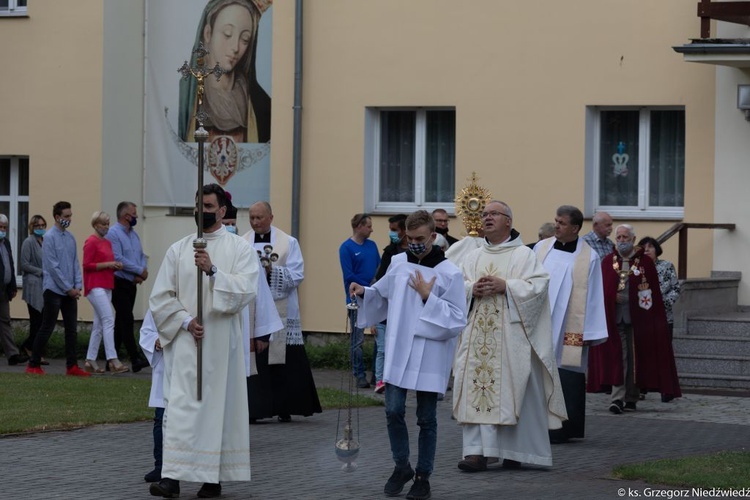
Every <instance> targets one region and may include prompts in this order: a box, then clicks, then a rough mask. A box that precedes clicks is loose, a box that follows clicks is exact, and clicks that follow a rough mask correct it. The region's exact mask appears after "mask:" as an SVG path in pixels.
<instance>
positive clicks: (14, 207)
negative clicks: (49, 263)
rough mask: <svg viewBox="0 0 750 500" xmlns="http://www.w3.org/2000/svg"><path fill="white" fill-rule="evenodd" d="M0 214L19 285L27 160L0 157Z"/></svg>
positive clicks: (26, 211)
mask: <svg viewBox="0 0 750 500" xmlns="http://www.w3.org/2000/svg"><path fill="white" fill-rule="evenodd" d="M0 213H2V214H5V216H6V217H8V235H7V236H6V237H7V238H8V241H10V247H11V248H12V249H13V259H14V261H15V264H16V274H17V275H18V277H19V278H18V280H19V284H20V276H21V271H20V269H19V268H18V256H19V255H21V245H22V244H23V240H24V239H26V236H28V235H29V232H28V223H29V158H28V157H19V156H0Z"/></svg>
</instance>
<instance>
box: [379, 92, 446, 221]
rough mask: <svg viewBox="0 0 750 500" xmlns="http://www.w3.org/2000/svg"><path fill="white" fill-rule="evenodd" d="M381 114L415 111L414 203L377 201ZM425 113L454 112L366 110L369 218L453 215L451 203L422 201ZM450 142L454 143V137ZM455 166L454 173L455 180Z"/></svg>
mask: <svg viewBox="0 0 750 500" xmlns="http://www.w3.org/2000/svg"><path fill="white" fill-rule="evenodd" d="M383 111H415V112H416V134H415V137H414V148H415V152H414V153H415V154H414V183H415V186H414V202H413V203H410V202H387V201H380V199H379V197H380V168H379V165H380V114H381V112H383ZM428 111H453V112H455V111H456V108H455V107H452V106H435V107H429V108H425V107H413V106H412V107H372V108H366V110H365V161H364V163H365V212H367V213H372V214H397V213H411V212H414V211H415V210H427V211H428V212H432V211H433V210H435V209H437V208H442V209H444V210H445V211H446V212H448V214H449V215H455V211H456V210H455V202H454V200H453V199H451V200H448V201H445V202H437V203H435V202H430V203H427V202H425V200H424V197H425V192H424V185H425V160H426V153H427V152H426V150H425V143H426V140H427V139H426V138H427V112H428ZM453 140H454V141H455V140H456V137H455V135H454V137H453ZM455 174H456V173H455V164H454V172H453V175H454V176H455Z"/></svg>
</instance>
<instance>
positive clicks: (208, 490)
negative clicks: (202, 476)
mask: <svg viewBox="0 0 750 500" xmlns="http://www.w3.org/2000/svg"><path fill="white" fill-rule="evenodd" d="M220 496H221V484H219V483H203V486H201V489H199V490H198V498H216V497H220Z"/></svg>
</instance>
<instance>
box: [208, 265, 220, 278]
mask: <svg viewBox="0 0 750 500" xmlns="http://www.w3.org/2000/svg"><path fill="white" fill-rule="evenodd" d="M218 271H219V270H218V269H216V266H211V269H209V271H208V272H207V273H206V274H207V275H208V276H209V277H210V276H213V275H214V274H216V273H217V272H218Z"/></svg>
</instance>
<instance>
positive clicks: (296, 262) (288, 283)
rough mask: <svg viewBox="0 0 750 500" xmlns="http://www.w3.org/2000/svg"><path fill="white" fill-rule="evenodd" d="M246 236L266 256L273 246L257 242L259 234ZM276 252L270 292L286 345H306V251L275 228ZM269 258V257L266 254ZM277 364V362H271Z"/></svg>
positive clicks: (244, 236) (272, 232) (273, 234)
mask: <svg viewBox="0 0 750 500" xmlns="http://www.w3.org/2000/svg"><path fill="white" fill-rule="evenodd" d="M242 237H243V238H244V239H245V241H247V242H248V243H250V244H251V245H252V246H253V248H255V250H256V251H260V252H261V253H262V254H264V247H265V246H266V245H268V244H269V243H255V231H249V232H247V233H245V234H244V235H242ZM270 245H271V246H272V247H273V251H274V253H276V254H278V256H279V258H278V260H277V261H276V262H273V263H272V265H271V276H270V278H269V281H270V289H271V295H272V296H273V300H274V303H275V304H276V308H277V310H278V313H279V316H280V317H281V321H282V322H283V323H284V324H285V326H286V339H285V341H286V343H287V344H290V345H302V344H303V343H304V342H303V340H302V326H301V323H300V313H299V297H298V295H297V287H299V286H300V284H301V283H302V280H304V279H305V262H304V260H303V259H302V250H300V247H299V242H298V241H297V239H296V238H294V237H292V236H290V235H288V234H286V233H285V232H284V231H282V230H281V229H279V228H277V227H275V226H271V242H270ZM264 255H265V254H264ZM270 364H274V363H270Z"/></svg>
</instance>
